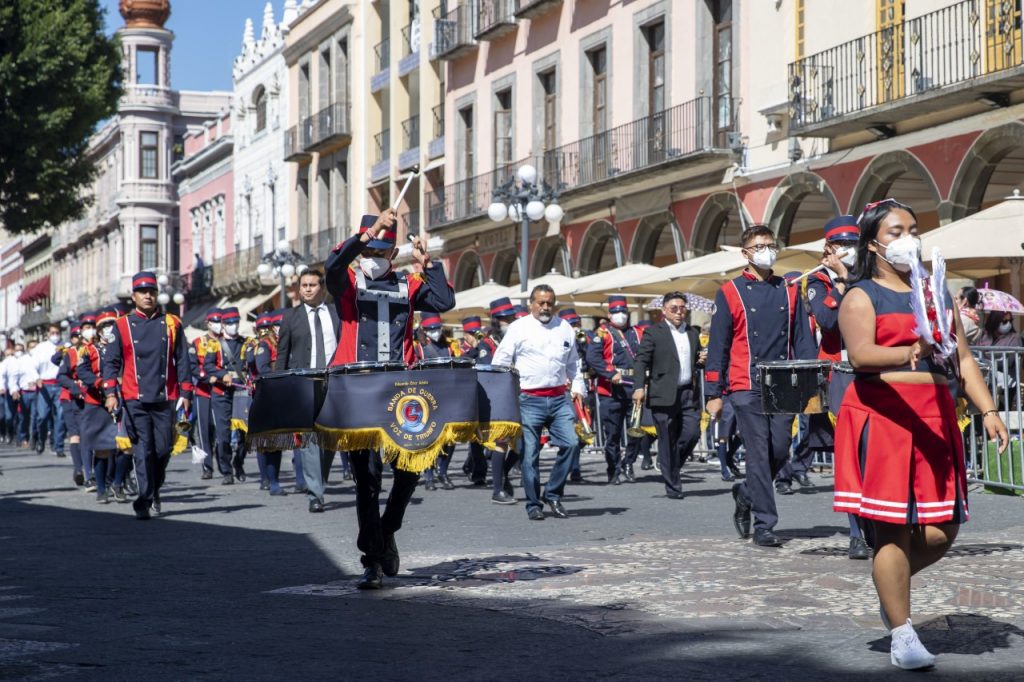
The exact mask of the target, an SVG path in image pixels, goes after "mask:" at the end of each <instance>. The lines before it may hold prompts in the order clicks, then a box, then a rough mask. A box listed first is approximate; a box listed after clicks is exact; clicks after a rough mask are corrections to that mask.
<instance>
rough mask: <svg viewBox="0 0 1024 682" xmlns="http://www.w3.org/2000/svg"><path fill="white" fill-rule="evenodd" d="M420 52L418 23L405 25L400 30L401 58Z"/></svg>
mask: <svg viewBox="0 0 1024 682" xmlns="http://www.w3.org/2000/svg"><path fill="white" fill-rule="evenodd" d="M419 51H420V23H419V22H418V21H416V22H414V23H411V24H408V25H406V27H405V28H403V29H402V56H403V57H408V56H409V55H411V54H415V53H416V52H419Z"/></svg>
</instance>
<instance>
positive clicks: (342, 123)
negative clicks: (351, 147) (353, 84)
mask: <svg viewBox="0 0 1024 682" xmlns="http://www.w3.org/2000/svg"><path fill="white" fill-rule="evenodd" d="M311 118H312V119H313V127H312V130H311V132H310V144H309V146H308V147H307V148H306V149H307V151H316V152H324V151H330V150H333V149H337V148H338V147H342V146H344V145H347V144H348V143H350V142H351V141H352V131H351V130H350V129H349V106H348V104H347V103H344V102H335V103H334V104H330V105H328V106H326V107H324V108H323V109H321V110H320V111H318V112H317V113H316V115H315V116H312V117H311Z"/></svg>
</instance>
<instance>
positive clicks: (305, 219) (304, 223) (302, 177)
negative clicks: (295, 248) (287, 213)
mask: <svg viewBox="0 0 1024 682" xmlns="http://www.w3.org/2000/svg"><path fill="white" fill-rule="evenodd" d="M298 187H299V235H300V236H302V235H307V234H309V232H310V230H309V168H308V167H306V168H303V169H302V170H300V171H299V182H298Z"/></svg>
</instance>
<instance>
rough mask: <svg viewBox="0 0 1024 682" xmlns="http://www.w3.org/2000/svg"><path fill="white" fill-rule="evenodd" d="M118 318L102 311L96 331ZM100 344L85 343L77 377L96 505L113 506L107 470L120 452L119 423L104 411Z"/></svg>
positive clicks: (103, 350) (89, 341)
mask: <svg viewBox="0 0 1024 682" xmlns="http://www.w3.org/2000/svg"><path fill="white" fill-rule="evenodd" d="M115 318H116V315H115V314H114V312H113V311H112V310H102V311H100V313H99V314H98V315H97V316H96V325H95V329H96V330H99V329H102V328H104V326H109V325H110V324H112V323H113V322H114V319H115ZM90 331H92V330H91V329H90ZM101 343H102V342H101V341H100V340H98V339H95V338H93V339H89V340H87V341H86V343H85V344H84V345H83V346H82V349H81V353H80V354H79V360H78V365H77V367H76V369H75V374H76V377H77V379H78V385H79V388H80V390H81V393H82V397H83V402H84V404H83V406H82V422H81V432H82V446H83V448H85V449H86V450H88V451H89V452H91V453H92V456H93V466H94V471H95V477H96V501H97V502H98V503H100V504H107V503H108V502H110V493H109V492H108V491H107V474H108V473H109V472H108V468H109V467H111V466H114V462H113V461H112V460H113V457H114V454H115V453H116V452H117V422H116V421H114V420H113V419H112V418H111V412H110V411H108V410H107V409H106V408H105V407H104V397H103V380H102V371H101V364H102V358H103V354H104V352H105V348H104V347H103V346H102V345H101ZM122 494H123V493H122Z"/></svg>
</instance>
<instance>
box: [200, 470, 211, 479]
mask: <svg viewBox="0 0 1024 682" xmlns="http://www.w3.org/2000/svg"><path fill="white" fill-rule="evenodd" d="M199 478H200V479H202V480H204V481H209V480H210V479H211V478H213V472H212V471H207V470H206V469H203V474H202V476H200V477H199Z"/></svg>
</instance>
